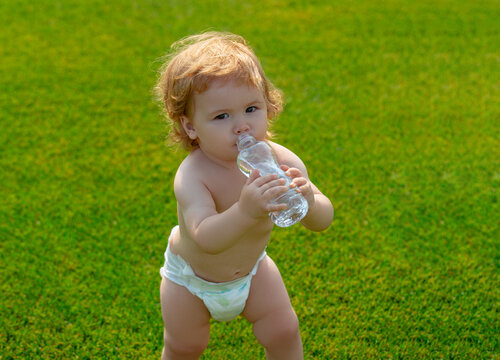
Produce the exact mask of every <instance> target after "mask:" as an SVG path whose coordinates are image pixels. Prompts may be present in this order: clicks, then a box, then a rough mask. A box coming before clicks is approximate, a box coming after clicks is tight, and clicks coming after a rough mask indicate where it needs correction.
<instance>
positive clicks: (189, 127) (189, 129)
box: [181, 115, 198, 140]
mask: <svg viewBox="0 0 500 360" xmlns="http://www.w3.org/2000/svg"><path fill="white" fill-rule="evenodd" d="M181 123H182V127H183V128H184V131H185V132H186V134H187V135H188V136H189V138H190V139H192V140H196V139H197V138H198V135H197V134H196V130H195V128H194V125H193V123H192V122H191V121H190V120H189V119H188V118H187V116H184V115H183V116H181Z"/></svg>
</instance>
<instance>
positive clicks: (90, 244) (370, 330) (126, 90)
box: [0, 0, 500, 359]
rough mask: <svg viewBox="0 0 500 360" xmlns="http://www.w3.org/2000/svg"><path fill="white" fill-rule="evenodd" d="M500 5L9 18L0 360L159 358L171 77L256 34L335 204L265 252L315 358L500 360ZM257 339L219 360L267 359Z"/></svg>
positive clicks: (5, 18)
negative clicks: (162, 104) (187, 47)
mask: <svg viewBox="0 0 500 360" xmlns="http://www.w3.org/2000/svg"><path fill="white" fill-rule="evenodd" d="M499 18H500V5H499V4H498V2H496V1H493V0H491V1H473V0H468V1H458V0H457V1H453V0H436V1H427V0H425V1H409V0H408V1H397V0H391V1H384V2H380V1H367V0H360V1H357V2H354V1H353V2H350V1H326V0H323V1H301V0H298V1H292V0H287V1H285V0H271V1H230V0H224V1H201V0H196V1H195V0H193V1H188V2H184V1H179V0H170V1H156V0H149V1H132V0H89V1H83V0H82V1H77V0H61V1H56V0H40V1H35V2H34V1H31V0H11V1H7V0H5V1H1V2H0V23H1V24H3V25H2V29H1V30H0V89H1V90H0V126H1V131H0V154H1V155H0V294H1V295H0V359H77V358H78V359H158V358H159V356H160V352H161V348H162V328H163V327H162V326H163V325H162V320H161V314H160V301H159V284H160V275H159V272H158V271H159V268H160V267H161V265H162V263H163V252H164V250H165V246H166V242H167V240H166V237H167V236H168V233H169V232H170V229H171V227H172V226H174V225H175V224H176V221H177V220H176V203H175V199H174V196H173V191H172V182H173V176H174V174H175V171H176V169H177V166H178V164H179V163H180V161H182V159H183V157H184V156H185V155H186V154H185V153H184V152H182V151H175V150H173V149H172V148H169V147H167V146H166V145H165V142H164V140H165V135H166V128H165V124H164V122H163V119H162V114H161V111H160V108H159V106H158V104H157V103H155V102H154V100H153V95H152V88H153V86H154V83H155V80H156V77H157V70H158V68H159V66H160V61H159V58H160V57H161V56H162V55H164V53H165V52H166V51H167V50H168V48H169V46H170V44H171V43H172V42H173V41H175V40H177V39H179V38H181V37H184V36H187V35H190V34H193V33H197V32H200V31H203V30H206V29H216V30H223V31H231V32H235V33H237V34H241V35H243V36H244V37H245V38H246V39H247V40H248V41H249V43H250V44H251V45H252V46H253V48H254V49H255V51H256V53H257V55H258V56H259V57H260V59H261V61H262V64H263V66H264V69H265V70H266V72H267V75H268V76H269V77H270V78H271V79H272V81H273V82H274V83H275V85H277V86H278V87H279V88H280V89H282V90H283V92H284V93H285V95H286V107H285V111H284V113H283V114H282V115H281V117H280V118H279V119H278V120H277V122H276V123H275V126H274V132H275V133H276V134H277V136H276V141H278V142H279V143H281V144H283V145H285V146H287V147H289V148H290V149H292V150H293V151H294V152H296V153H297V154H298V155H299V156H300V157H301V158H302V160H303V161H304V162H305V163H306V165H307V167H308V170H309V174H310V177H311V179H312V180H313V181H314V182H315V183H316V184H317V185H318V187H319V188H320V189H322V190H323V192H324V193H325V194H326V195H327V196H329V197H330V198H331V199H332V202H333V204H334V207H335V215H336V217H335V220H334V223H333V225H332V227H331V228H330V229H328V230H327V231H325V232H323V233H311V232H308V231H306V230H305V229H304V228H302V227H301V226H300V225H298V226H294V227H291V228H286V229H276V230H275V231H274V234H273V237H272V240H271V242H270V244H269V247H268V253H269V254H270V255H271V257H272V258H273V259H274V260H275V262H276V263H277V264H278V267H279V268H280V269H281V272H282V275H283V278H284V280H285V283H286V284H287V287H288V290H289V293H290V297H291V299H292V303H293V305H294V307H295V309H296V311H297V314H298V316H299V319H300V323H301V332H302V339H303V341H304V350H305V355H306V356H305V357H306V358H307V359H417V358H418V359H441V358H442V359H499V358H500V338H499V333H500V319H499V315H498V311H499V299H500V291H499V288H500V281H499V265H500V241H499V239H500V234H499V219H500V211H499V205H498V185H499V182H500V140H499V139H500V96H499V95H500V91H499V86H500V71H499V70H500V68H499V66H500V50H499V49H500V47H499V44H500V34H499V32H500V28H499V26H498V19H499ZM263 357H264V353H263V350H262V348H261V347H260V346H258V344H257V342H256V340H255V339H254V337H253V335H252V332H251V327H250V326H249V324H248V323H247V322H246V321H245V320H243V319H241V318H239V319H237V320H235V321H233V322H230V323H216V322H214V323H213V326H212V332H211V341H210V344H209V347H208V349H207V350H206V353H205V354H204V356H203V359H260V358H263Z"/></svg>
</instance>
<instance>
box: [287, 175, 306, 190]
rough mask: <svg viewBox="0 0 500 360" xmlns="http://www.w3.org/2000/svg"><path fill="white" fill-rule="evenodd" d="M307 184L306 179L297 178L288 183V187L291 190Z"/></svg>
mask: <svg viewBox="0 0 500 360" xmlns="http://www.w3.org/2000/svg"><path fill="white" fill-rule="evenodd" d="M306 184H307V179H306V178H303V177H297V178H294V179H293V180H292V182H291V183H290V187H291V188H300V187H302V186H304V185H306Z"/></svg>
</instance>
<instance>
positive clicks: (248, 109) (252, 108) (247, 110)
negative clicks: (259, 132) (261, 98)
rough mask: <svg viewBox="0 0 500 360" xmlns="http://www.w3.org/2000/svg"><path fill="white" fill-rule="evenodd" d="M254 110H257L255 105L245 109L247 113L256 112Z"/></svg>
mask: <svg viewBox="0 0 500 360" xmlns="http://www.w3.org/2000/svg"><path fill="white" fill-rule="evenodd" d="M256 111H257V107H256V106H249V107H247V109H246V112H247V113H253V112H256Z"/></svg>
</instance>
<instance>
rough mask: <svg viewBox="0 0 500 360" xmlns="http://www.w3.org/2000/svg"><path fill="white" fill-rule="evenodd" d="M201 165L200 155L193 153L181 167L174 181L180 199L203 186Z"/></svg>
mask: <svg viewBox="0 0 500 360" xmlns="http://www.w3.org/2000/svg"><path fill="white" fill-rule="evenodd" d="M201 163H202V161H201V159H200V156H199V153H198V152H197V151H193V152H192V153H190V154H189V155H188V156H186V158H185V159H184V160H183V161H182V163H181V164H180V165H179V168H178V169H177V173H176V174H175V180H174V192H175V195H176V196H177V197H178V198H179V197H182V195H183V193H188V194H189V193H190V192H191V191H193V189H196V188H199V187H200V186H202V185H203V182H202V176H201V168H202V167H201V166H200V165H201Z"/></svg>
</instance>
